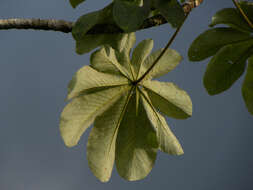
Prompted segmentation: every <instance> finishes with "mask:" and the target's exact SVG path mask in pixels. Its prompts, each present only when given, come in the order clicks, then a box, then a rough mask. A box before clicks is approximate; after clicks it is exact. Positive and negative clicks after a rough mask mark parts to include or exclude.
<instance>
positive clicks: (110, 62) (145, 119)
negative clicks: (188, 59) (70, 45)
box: [60, 33, 192, 182]
mask: <svg viewBox="0 0 253 190" xmlns="http://www.w3.org/2000/svg"><path fill="white" fill-rule="evenodd" d="M124 38H125V39H126V40H121V41H119V47H121V48H120V49H121V51H119V50H115V49H113V48H112V47H110V46H103V47H102V48H101V49H99V50H97V51H95V52H94V53H93V54H92V55H91V65H90V66H84V67H83V68H81V69H80V70H79V71H78V72H77V73H76V74H75V75H74V77H73V79H72V80H71V82H70V84H69V88H68V100H71V102H70V103H69V104H68V105H67V106H66V107H65V108H64V110H63V112H62V114H61V120H60V131H61V135H62V138H63V140H64V142H65V144H66V145H67V146H68V147H72V146H75V145H77V144H78V141H79V140H80V137H81V136H82V134H83V133H84V132H85V130H86V129H87V128H88V127H89V126H90V125H91V124H92V123H93V122H94V127H93V128H92V130H91V133H90V135H89V139H88V143H87V159H88V163H89V167H90V169H91V171H92V172H93V174H94V175H95V176H96V177H97V178H98V179H100V180H101V181H102V182H106V181H108V180H109V179H110V176H111V172H112V169H113V166H114V161H115V163H116V168H117V171H118V173H119V174H120V176H121V177H123V178H124V179H126V180H130V181H134V180H140V179H143V178H145V177H146V176H147V175H148V174H149V172H150V171H151V169H152V167H153V165H154V163H155V160H156V154H157V151H158V149H160V150H161V151H163V152H166V153H168V154H171V155H181V154H183V150H182V147H181V145H180V143H179V142H178V140H177V138H176V137H175V136H174V135H173V133H172V132H171V130H170V129H169V126H168V125H167V123H166V120H165V118H164V117H163V115H162V114H161V113H163V114H166V115H167V116H169V117H173V118H177V119H186V118H188V117H190V116H191V114H192V102H191V99H190V97H189V96H188V94H187V93H186V92H185V91H183V90H182V89H180V88H178V87H177V86H176V85H174V84H172V83H167V82H159V81H152V80H151V79H152V78H154V77H159V76H161V75H163V74H165V73H167V72H169V71H171V70H172V69H174V68H175V67H176V66H177V65H178V64H179V62H180V61H181V60H182V58H181V56H180V55H179V54H178V53H177V52H176V51H175V50H171V49H168V50H167V51H166V52H165V56H164V57H163V58H161V59H160V60H159V61H158V63H157V64H156V65H155V66H154V68H153V70H151V71H150V73H148V74H147V75H146V77H145V78H144V79H143V80H141V81H138V79H139V78H141V77H142V75H143V74H144V73H146V71H147V70H148V69H149V67H150V66H151V64H152V63H153V62H154V59H155V58H156V57H157V55H158V53H160V52H161V50H158V51H155V52H153V53H151V54H150V55H148V54H149V53H150V52H151V50H152V48H153V41H152V40H151V39H148V40H144V41H142V42H141V43H140V44H138V45H137V47H136V48H135V50H134V51H133V56H132V59H130V57H129V56H130V51H131V48H132V47H133V45H134V43H135V34H134V33H130V34H125V36H124ZM160 112H161V113H160Z"/></svg>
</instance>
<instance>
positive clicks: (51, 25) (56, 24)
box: [0, 0, 203, 34]
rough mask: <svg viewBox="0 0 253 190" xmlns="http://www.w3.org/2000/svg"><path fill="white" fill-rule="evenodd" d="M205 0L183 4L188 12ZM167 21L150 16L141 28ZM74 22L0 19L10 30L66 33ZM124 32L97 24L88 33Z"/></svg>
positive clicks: (161, 17)
mask: <svg viewBox="0 0 253 190" xmlns="http://www.w3.org/2000/svg"><path fill="white" fill-rule="evenodd" d="M202 1H203V0H198V1H197V0H191V1H189V2H187V3H185V4H184V5H183V10H184V12H185V13H186V14H187V13H189V12H190V11H191V10H192V9H193V8H195V7H197V6H198V5H199V4H198V3H197V4H196V2H200V3H201V2H202ZM165 23H167V21H166V20H165V18H164V17H163V16H162V15H156V16H153V17H151V18H148V19H146V20H145V21H144V23H143V25H142V26H141V27H140V29H139V30H143V29H146V28H151V27H155V26H160V25H162V24H165ZM73 26H74V22H68V21H65V20H54V19H49V20H43V19H18V18H15V19H0V30H9V29H33V30H50V31H59V32H64V33H69V32H71V31H72V28H73ZM122 32H124V31H123V30H122V29H120V28H119V27H118V26H117V25H114V24H111V25H108V24H97V25H95V26H94V27H93V28H92V29H91V30H89V31H88V32H87V34H105V33H109V34H113V33H122Z"/></svg>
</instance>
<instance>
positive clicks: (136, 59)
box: [131, 39, 154, 79]
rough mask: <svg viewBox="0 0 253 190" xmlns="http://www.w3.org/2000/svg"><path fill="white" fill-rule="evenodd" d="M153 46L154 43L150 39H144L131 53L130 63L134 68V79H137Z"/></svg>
mask: <svg viewBox="0 0 253 190" xmlns="http://www.w3.org/2000/svg"><path fill="white" fill-rule="evenodd" d="M153 46H154V41H153V40H152V39H146V40H143V41H142V42H140V43H139V44H138V45H137V47H136V48H135V49H134V51H133V55H132V60H131V63H132V65H133V68H134V75H135V76H134V77H135V79H136V78H137V76H138V74H139V70H140V67H141V65H142V64H143V62H144V61H145V59H146V58H147V57H148V55H149V54H150V52H151V50H152V48H153Z"/></svg>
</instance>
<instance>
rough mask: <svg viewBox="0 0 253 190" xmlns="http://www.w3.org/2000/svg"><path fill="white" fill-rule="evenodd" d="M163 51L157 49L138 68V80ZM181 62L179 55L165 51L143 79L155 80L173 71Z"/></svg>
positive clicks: (173, 51)
mask: <svg viewBox="0 0 253 190" xmlns="http://www.w3.org/2000/svg"><path fill="white" fill-rule="evenodd" d="M162 50H163V49H159V50H157V51H155V52H153V53H152V54H150V55H149V56H148V57H147V59H146V60H145V61H144V63H143V64H142V65H141V67H140V72H139V76H138V78H140V77H141V76H142V75H143V74H144V73H145V72H146V71H147V70H148V69H149V68H150V67H151V66H152V65H153V63H154V61H155V60H156V59H157V58H158V57H159V56H160V54H161V52H162ZM181 60H182V57H181V56H180V54H179V53H178V52H177V51H175V50H173V49H167V50H166V52H165V54H164V55H163V56H162V57H161V59H159V61H158V63H157V64H156V65H155V66H154V68H153V69H152V70H151V71H150V72H149V74H148V75H147V76H146V77H145V79H152V78H157V77H160V76H162V75H165V74H167V73H168V72H169V71H171V70H173V69H174V68H175V67H176V66H177V65H178V64H179V63H180V62H181Z"/></svg>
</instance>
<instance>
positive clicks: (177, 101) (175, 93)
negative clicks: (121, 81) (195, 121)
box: [143, 80, 192, 119]
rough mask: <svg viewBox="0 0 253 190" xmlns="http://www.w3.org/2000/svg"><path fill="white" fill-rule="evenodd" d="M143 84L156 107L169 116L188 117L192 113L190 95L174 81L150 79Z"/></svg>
mask: <svg viewBox="0 0 253 190" xmlns="http://www.w3.org/2000/svg"><path fill="white" fill-rule="evenodd" d="M143 86H144V87H145V89H146V90H147V92H148V95H149V97H150V99H151V101H152V104H153V105H154V106H155V108H156V109H158V110H159V111H161V112H162V113H164V114H166V115H167V116H169V117H173V118H176V119H186V118H188V117H190V116H191V115H192V102H191V99H190V97H189V95H188V94H187V93H186V92H185V91H184V90H182V89H180V88H179V87H177V86H176V85H174V84H173V83H168V82H159V81H149V80H148V81H145V82H143Z"/></svg>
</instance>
